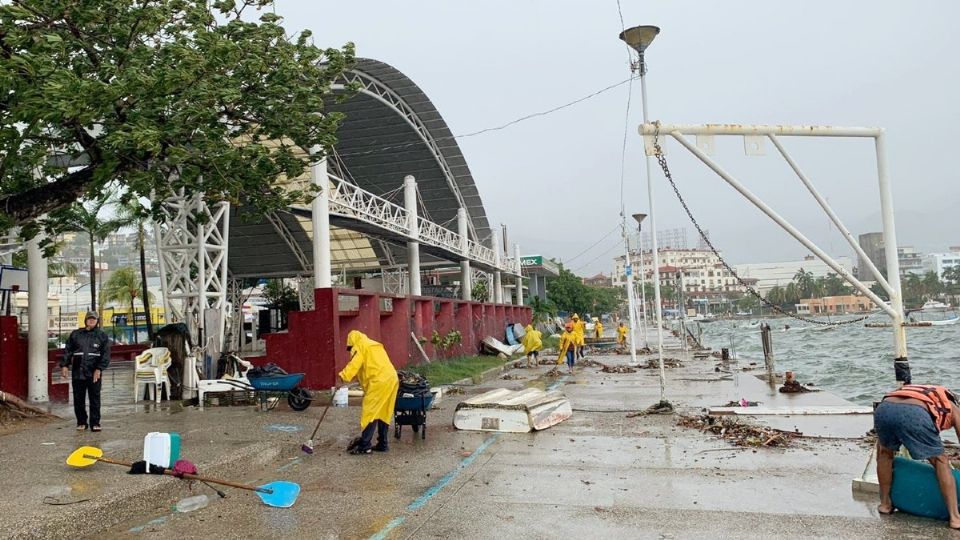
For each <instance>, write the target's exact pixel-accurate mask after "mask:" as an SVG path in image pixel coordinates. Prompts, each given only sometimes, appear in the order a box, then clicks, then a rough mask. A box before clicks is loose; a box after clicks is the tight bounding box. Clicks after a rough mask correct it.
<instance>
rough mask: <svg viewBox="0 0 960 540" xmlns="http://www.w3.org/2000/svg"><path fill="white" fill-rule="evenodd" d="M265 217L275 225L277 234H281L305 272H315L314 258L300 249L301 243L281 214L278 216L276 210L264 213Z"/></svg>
mask: <svg viewBox="0 0 960 540" xmlns="http://www.w3.org/2000/svg"><path fill="white" fill-rule="evenodd" d="M264 217H265V218H267V221H269V222H270V224H271V225H273V229H274V230H275V231H277V234H278V235H280V238H282V239H283V242H284V243H285V244H287V247H289V248H290V251H291V252H292V253H293V256H294V257H296V258H297V262H299V263H300V268H301V269H303V271H304V272H313V262H312V260H311V259H310V257H308V256H307V254H306V253H304V252H303V250H302V249H300V244H298V243H297V238H296V237H295V236H294V235H293V231H291V230H290V228H289V227H287V224H286V223H284V222H283V220H282V219H280V216H278V215H277V213H276V212H268V213H266V214H264Z"/></svg>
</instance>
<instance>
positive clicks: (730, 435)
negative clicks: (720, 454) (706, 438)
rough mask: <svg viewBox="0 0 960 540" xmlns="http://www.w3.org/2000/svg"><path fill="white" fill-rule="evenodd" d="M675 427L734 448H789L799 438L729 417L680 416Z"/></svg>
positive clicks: (707, 415)
mask: <svg viewBox="0 0 960 540" xmlns="http://www.w3.org/2000/svg"><path fill="white" fill-rule="evenodd" d="M677 425H678V426H682V427H687V428H694V429H699V430H700V431H702V432H704V433H707V432H709V433H712V434H714V435H716V436H718V437H720V438H722V439H724V440H725V441H728V442H730V443H732V444H734V445H736V446H744V447H760V446H776V447H786V446H790V445H791V444H792V442H793V439H794V438H797V437H801V436H802V435H803V434H802V433H799V432H790V431H781V430H779V429H773V428H771V427H766V426H757V425H751V424H743V423H740V420H739V419H738V418H734V417H729V416H720V417H718V416H711V415H709V414H704V415H700V416H681V417H680V419H679V420H677Z"/></svg>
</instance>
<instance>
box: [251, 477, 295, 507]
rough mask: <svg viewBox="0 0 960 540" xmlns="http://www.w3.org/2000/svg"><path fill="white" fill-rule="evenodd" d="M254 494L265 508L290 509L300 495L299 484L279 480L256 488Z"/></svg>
mask: <svg viewBox="0 0 960 540" xmlns="http://www.w3.org/2000/svg"><path fill="white" fill-rule="evenodd" d="M255 493H256V494H257V497H260V500H261V501H263V504H265V505H267V506H273V507H275V508H290V507H291V506H293V503H295V502H297V496H299V495H300V484H297V483H295V482H284V481H282V480H280V481H277V482H270V483H269V484H264V485H262V486H259V487H257V490H256V491H255Z"/></svg>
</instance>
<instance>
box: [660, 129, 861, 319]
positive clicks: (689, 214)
mask: <svg viewBox="0 0 960 540" xmlns="http://www.w3.org/2000/svg"><path fill="white" fill-rule="evenodd" d="M654 125H655V126H656V129H655V130H654V132H653V151H654V153H655V155H656V157H657V162H658V163H659V164H660V168H661V169H663V175H664V176H665V177H666V178H667V181H668V182H670V187H671V188H673V193H674V195H676V196H677V200H678V201H680V206H682V207H683V211H684V212H686V214H687V218H689V219H690V222H691V223H693V226H694V227H696V229H697V233H698V234H700V238H701V239H702V240H703V242H704V244H706V245H707V247H709V248H710V251H711V252H713V254H714V255H715V256H716V257H717V259H718V260H719V261H720V264H722V265H723V267H724V269H726V270H727V272H730V275H731V276H733V278H734V279H736V280H737V283H739V284H740V286H741V287H743V288H744V289H746V291H747V292H748V293H750V295H751V296H753V297H755V298H756V299H757V300H759V301H760V303H762V304H763V305H765V306H767V307H769V308H770V309H772V310H774V311H776V312H777V313H781V314H783V315H786V316H787V317H791V318H793V319H796V320H798V321H803V322H807V323H811V324H819V325H821V326H841V325H844V324H853V323H858V322H860V321H863V320H865V319H866V318H867V317H869V316H870V315H869V314H867V315H864V316H863V317H858V318H856V319H850V320H847V321H838V322H829V321H818V320H816V319H809V318H807V317H803V316H801V315H797V314H795V313H790V312H789V311H787V310H785V309H783V308H781V307H780V306H778V305H776V304H774V303H772V302H770V301H768V300H767V299H766V298H764V297H763V296H762V295H761V294H760V292H759V291H757V290H756V289H754V288H753V287H751V286H750V285H747V284H746V282H744V281H743V279H741V278H740V276H739V274H737V272H736V271H734V269H733V267H732V266H730V264H728V263H727V261H726V260H724V258H723V257H722V256H721V255H720V252H719V251H717V248H715V247H714V246H713V242H711V241H710V237H709V236H708V235H706V234H705V233H704V232H703V228H702V227H700V224H699V223H697V220H696V219H695V218H694V217H693V213H692V212H690V207H689V206H687V202H686V201H685V200H684V198H683V196H682V195H680V190H679V189H677V184H676V182H674V181H673V175H672V174H671V173H670V167H669V166H667V157H666V156H665V155H664V153H663V149H662V148H660V122H659V121H657V122H655V123H654ZM648 181H649V179H648Z"/></svg>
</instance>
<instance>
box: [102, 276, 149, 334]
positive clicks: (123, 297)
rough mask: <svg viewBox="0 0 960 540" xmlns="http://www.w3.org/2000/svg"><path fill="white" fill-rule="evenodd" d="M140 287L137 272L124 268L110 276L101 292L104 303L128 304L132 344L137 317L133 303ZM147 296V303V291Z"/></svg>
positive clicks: (135, 331) (135, 332)
mask: <svg viewBox="0 0 960 540" xmlns="http://www.w3.org/2000/svg"><path fill="white" fill-rule="evenodd" d="M142 285H143V284H142V283H141V282H140V280H139V279H138V278H137V272H136V271H135V270H134V269H133V268H130V267H129V266H126V267H123V268H120V269H118V270H117V271H116V272H114V273H113V274H112V275H111V276H110V279H108V280H107V282H106V283H104V284H103V291H102V294H103V301H104V303H106V302H110V301H113V302H117V303H118V304H126V303H129V304H130V318H131V319H132V320H133V340H134V342H136V341H137V315H136V310H135V309H134V301H135V300H136V299H137V295H138V294H140V291H141V290H142V289H143V287H142ZM147 294H148V296H147V298H146V300H147V302H149V301H150V297H149V294H150V292H149V291H147Z"/></svg>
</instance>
